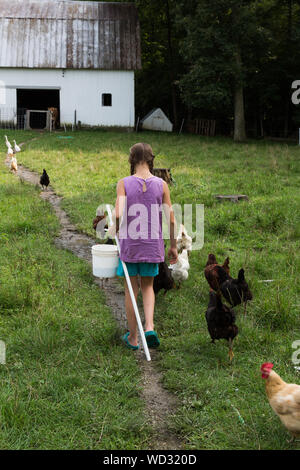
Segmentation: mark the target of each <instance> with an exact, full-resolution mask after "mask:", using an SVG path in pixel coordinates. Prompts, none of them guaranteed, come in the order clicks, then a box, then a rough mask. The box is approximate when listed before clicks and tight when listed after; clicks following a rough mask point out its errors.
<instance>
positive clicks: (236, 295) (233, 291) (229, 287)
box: [215, 266, 253, 307]
mask: <svg viewBox="0 0 300 470" xmlns="http://www.w3.org/2000/svg"><path fill="white" fill-rule="evenodd" d="M215 269H216V270H217V272H218V278H219V286H220V291H221V293H222V295H223V296H224V298H225V299H226V300H227V302H229V303H230V305H232V306H233V307H235V306H236V305H240V304H241V303H242V302H245V304H246V302H248V300H252V298H253V296H252V292H251V291H250V289H249V286H248V283H247V282H246V279H245V271H244V270H243V269H240V270H239V274H238V278H237V279H233V278H232V277H230V276H229V275H228V274H227V272H226V271H225V269H223V268H222V266H216V268H215Z"/></svg>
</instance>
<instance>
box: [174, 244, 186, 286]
mask: <svg viewBox="0 0 300 470" xmlns="http://www.w3.org/2000/svg"><path fill="white" fill-rule="evenodd" d="M169 269H170V270H171V274H172V278H173V279H174V282H175V283H177V286H178V287H180V285H181V283H182V282H183V281H186V280H187V278H188V277H189V269H190V263H189V259H188V251H187V249H184V250H182V253H180V254H179V255H178V261H177V263H176V264H171V265H170V266H169Z"/></svg>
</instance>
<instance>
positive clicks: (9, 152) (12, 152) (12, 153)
mask: <svg viewBox="0 0 300 470" xmlns="http://www.w3.org/2000/svg"><path fill="white" fill-rule="evenodd" d="M13 155H14V151H13V149H12V148H11V147H8V148H7V156H8V157H12V156H13Z"/></svg>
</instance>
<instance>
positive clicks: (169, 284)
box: [153, 261, 175, 295]
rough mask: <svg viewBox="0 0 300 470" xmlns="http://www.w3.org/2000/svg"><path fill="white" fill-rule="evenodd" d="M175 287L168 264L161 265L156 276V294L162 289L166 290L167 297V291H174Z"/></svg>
mask: <svg viewBox="0 0 300 470" xmlns="http://www.w3.org/2000/svg"><path fill="white" fill-rule="evenodd" d="M174 287H175V284H174V280H173V278H172V274H171V270H170V269H169V267H168V265H167V263H166V262H165V261H163V262H162V263H159V271H158V275H157V276H155V278H154V281H153V290H154V293H155V294H158V292H159V291H160V290H161V289H164V291H165V292H164V295H166V293H167V291H168V290H171V289H173V288H174Z"/></svg>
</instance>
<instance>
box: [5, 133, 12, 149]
mask: <svg viewBox="0 0 300 470" xmlns="http://www.w3.org/2000/svg"><path fill="white" fill-rule="evenodd" d="M4 137H5V143H6V147H7V148H8V150H9V149H11V143H10V142H9V140H8V138H7V135H5V136H4Z"/></svg>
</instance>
